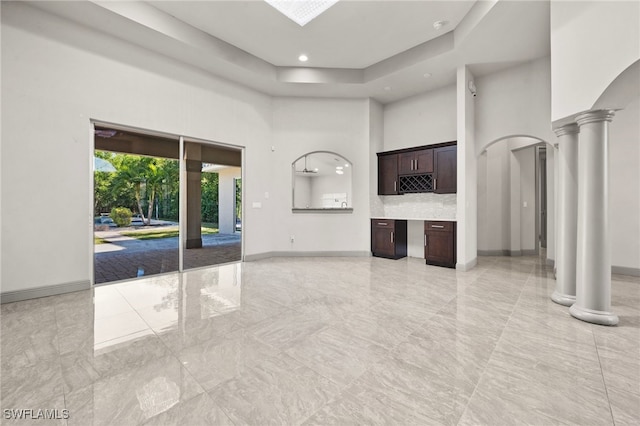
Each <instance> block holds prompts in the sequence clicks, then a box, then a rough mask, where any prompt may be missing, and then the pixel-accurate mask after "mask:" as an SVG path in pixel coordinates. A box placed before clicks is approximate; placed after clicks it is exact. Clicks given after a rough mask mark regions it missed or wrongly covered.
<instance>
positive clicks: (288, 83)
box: [31, 1, 544, 103]
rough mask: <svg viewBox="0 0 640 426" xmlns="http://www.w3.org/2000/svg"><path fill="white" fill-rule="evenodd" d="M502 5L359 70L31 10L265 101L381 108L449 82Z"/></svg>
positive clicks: (206, 37) (124, 6) (95, 6)
mask: <svg viewBox="0 0 640 426" xmlns="http://www.w3.org/2000/svg"><path fill="white" fill-rule="evenodd" d="M503 3H505V2H495V1H493V2H491V1H486V2H485V1H483V2H477V3H475V5H474V6H473V7H472V8H471V10H470V11H469V13H467V14H466V16H465V17H464V18H463V19H462V21H461V22H460V23H459V25H458V26H457V27H456V28H455V29H454V30H452V31H449V32H447V33H445V34H443V35H441V36H439V37H436V38H433V39H431V40H428V41H426V42H424V43H420V44H418V45H417V46H414V47H411V48H409V49H407V50H405V51H402V52H400V53H397V54H395V55H392V56H390V57H388V58H386V59H383V60H381V61H379V62H376V63H374V64H372V65H369V66H367V67H365V68H361V69H354V68H313V67H285V66H276V65H273V64H271V63H269V62H267V61H265V60H263V59H260V58H258V57H256V56H254V55H252V54H250V53H248V52H246V51H244V50H242V49H240V48H238V47H236V46H234V45H232V44H230V43H228V42H226V41H224V40H221V39H219V38H217V37H214V36H212V35H210V34H208V33H206V32H204V31H202V30H200V29H198V28H195V27H193V26H191V25H188V24H186V23H184V22H182V21H181V20H179V19H177V18H175V17H173V16H171V15H169V14H168V13H165V12H163V11H161V10H159V9H157V8H155V7H153V6H151V5H150V4H148V3H144V2H33V3H31V4H32V5H34V6H36V7H37V8H40V9H45V10H47V11H49V12H51V13H54V14H56V15H59V16H63V17H65V18H68V19H72V20H74V21H77V22H80V23H82V24H84V25H88V26H91V27H94V28H99V29H100V30H102V31H103V32H107V33H109V34H111V35H114V36H116V37H118V38H123V39H125V40H127V41H129V42H132V43H135V44H138V45H140V46H142V47H144V48H147V49H149V50H152V51H155V52H158V53H161V54H163V55H166V56H170V57H173V58H175V59H177V60H179V61H182V62H185V63H187V64H190V65H193V66H196V67H198V68H200V69H204V70H205V71H208V72H211V73H212V74H215V75H218V76H221V77H223V78H227V79H229V80H232V81H236V82H239V83H241V84H243V85H245V86H248V87H251V88H253V89H256V90H258V91H261V92H263V93H267V94H270V95H275V96H322V97H327V96H330V97H334V96H337V97H372V98H374V99H377V100H379V101H381V102H383V103H386V102H392V101H395V100H398V99H400V98H402V97H406V96H411V95H413V94H416V93H419V92H424V91H427V90H432V89H435V88H437V87H441V86H442V85H445V84H450V83H452V82H453V81H455V68H456V66H457V65H459V64H460V63H464V62H463V61H464V58H461V56H462V55H461V52H463V51H464V44H465V43H466V42H468V41H469V40H473V36H474V34H475V33H477V32H478V31H477V30H476V28H477V27H481V25H480V24H481V23H482V21H483V20H485V17H486V16H487V15H490V14H491V13H492V11H493V10H495V9H497V8H496V7H495V6H496V5H502V4H503ZM506 3H509V2H506ZM515 3H520V4H523V3H538V4H539V3H540V2H515ZM267 7H268V6H267ZM329 11H331V9H330V10H329ZM327 13H328V12H327ZM105 22H108V25H105ZM485 32H486V31H485ZM501 36H504V35H501ZM540 56H544V55H540ZM494 62H499V61H498V60H496V61H494ZM436 68H439V69H440V70H444V71H446V75H444V74H445V73H444V72H441V73H439V74H438V73H434V74H435V75H434V78H430V79H429V80H430V81H429V82H426V79H425V78H423V77H422V74H424V73H425V72H424V69H436ZM416 76H419V77H418V78H419V79H417V78H416ZM301 83H304V84H301ZM392 85H393V89H394V90H393V91H390V90H389V88H390V87H391V86H392ZM383 88H385V89H387V90H389V91H383Z"/></svg>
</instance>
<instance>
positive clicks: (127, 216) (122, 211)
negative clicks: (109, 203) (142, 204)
mask: <svg viewBox="0 0 640 426" xmlns="http://www.w3.org/2000/svg"><path fill="white" fill-rule="evenodd" d="M131 216H133V213H131V210H129V209H128V208H126V207H114V208H112V209H111V219H113V221H114V222H115V223H116V225H118V226H120V227H122V226H129V225H130V224H131Z"/></svg>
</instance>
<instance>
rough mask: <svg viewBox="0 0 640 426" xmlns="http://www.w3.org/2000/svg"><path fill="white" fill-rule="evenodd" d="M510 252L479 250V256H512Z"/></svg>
mask: <svg viewBox="0 0 640 426" xmlns="http://www.w3.org/2000/svg"><path fill="white" fill-rule="evenodd" d="M510 255H511V252H510V251H509V250H478V256H510Z"/></svg>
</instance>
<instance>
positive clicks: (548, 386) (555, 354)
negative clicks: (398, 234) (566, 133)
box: [0, 257, 640, 425]
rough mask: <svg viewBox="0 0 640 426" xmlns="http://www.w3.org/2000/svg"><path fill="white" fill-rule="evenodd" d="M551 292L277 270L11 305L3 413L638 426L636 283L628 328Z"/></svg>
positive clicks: (525, 268) (333, 270)
mask: <svg viewBox="0 0 640 426" xmlns="http://www.w3.org/2000/svg"><path fill="white" fill-rule="evenodd" d="M554 286H555V282H554V280H553V277H552V274H551V273H550V271H549V270H548V269H547V268H546V267H545V266H543V264H542V262H540V260H539V259H538V258H535V257H522V258H501V257H482V258H480V260H479V265H478V267H476V268H475V269H473V270H472V271H469V272H466V273H464V272H457V271H455V270H451V269H445V268H438V267H433V266H427V265H425V264H424V263H423V261H420V260H419V259H401V260H397V261H394V260H387V259H380V258H276V259H269V260H263V261H259V262H250V263H236V264H228V265H223V266H219V267H212V268H208V269H200V270H194V271H190V272H187V273H184V274H172V275H171V274H170V275H162V276H156V277H149V278H146V279H141V280H137V281H131V282H121V283H117V284H113V285H108V286H100V287H96V288H95V289H94V290H93V291H85V292H77V293H71V294H66V295H61V296H54V297H48V298H43V299H35V300H30V301H25V302H17V303H11V304H5V305H2V307H1V315H0V319H1V323H2V329H1V331H2V333H1V334H0V337H1V347H2V351H1V356H2V360H1V362H2V365H1V368H2V370H1V373H2V375H1V394H0V395H1V402H0V405H1V407H2V409H39V408H40V409H59V410H62V409H67V410H69V418H68V419H58V420H55V421H53V423H55V424H62V425H64V424H67V425H86V424H95V425H101V424H118V425H137V424H145V425H165V424H189V425H192V424H193V425H200V424H212V425H214V424H215V425H226V424H229V425H233V424H236V425H244V424H250V425H262V424H323V425H324V424H340V425H343V424H398V425H405V424H421V425H423V424H445V425H452V424H459V425H477V424H483V425H484V424H486V425H502V424H522V423H526V424H565V423H566V424H582V425H586V424H638V423H640V279H639V278H636V277H624V276H614V277H613V286H612V300H613V310H614V312H615V313H617V314H618V315H619V316H620V324H619V325H618V326H617V327H603V326H597V325H592V324H588V323H584V322H580V321H578V320H576V319H574V318H572V317H570V315H569V313H568V310H567V308H565V307H562V306H559V305H556V304H554V303H552V302H551V301H550V299H549V296H550V294H551V293H552V292H553V289H554ZM3 417H4V416H3ZM3 422H6V423H8V424H11V421H9V420H6V419H3ZM33 423H35V424H46V423H47V422H46V421H42V420H35V421H33ZM16 424H30V423H29V422H25V421H18V422H16Z"/></svg>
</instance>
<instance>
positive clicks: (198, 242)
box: [185, 238, 202, 249]
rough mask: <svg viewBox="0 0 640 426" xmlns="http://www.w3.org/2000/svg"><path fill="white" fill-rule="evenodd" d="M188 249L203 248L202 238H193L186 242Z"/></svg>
mask: <svg viewBox="0 0 640 426" xmlns="http://www.w3.org/2000/svg"><path fill="white" fill-rule="evenodd" d="M185 246H186V248H188V249H193V248H202V238H192V239H189V240H187V241H186V245H185Z"/></svg>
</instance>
